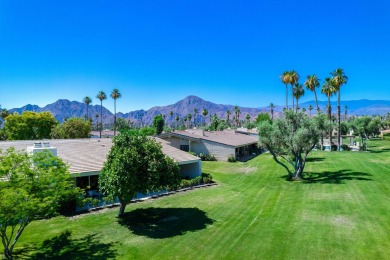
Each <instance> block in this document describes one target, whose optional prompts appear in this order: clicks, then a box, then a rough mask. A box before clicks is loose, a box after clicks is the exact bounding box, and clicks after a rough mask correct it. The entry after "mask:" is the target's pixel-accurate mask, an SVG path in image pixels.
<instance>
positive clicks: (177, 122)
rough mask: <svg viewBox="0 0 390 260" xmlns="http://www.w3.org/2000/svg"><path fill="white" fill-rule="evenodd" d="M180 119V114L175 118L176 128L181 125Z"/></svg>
mask: <svg viewBox="0 0 390 260" xmlns="http://www.w3.org/2000/svg"><path fill="white" fill-rule="evenodd" d="M179 119H180V118H179V116H176V118H175V120H176V128H178V127H179V125H178V124H179Z"/></svg>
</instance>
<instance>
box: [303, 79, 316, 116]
mask: <svg viewBox="0 0 390 260" xmlns="http://www.w3.org/2000/svg"><path fill="white" fill-rule="evenodd" d="M304 85H305V86H306V88H307V89H308V90H310V91H313V93H314V99H315V101H316V108H317V113H319V112H320V108H319V107H318V100H317V93H316V88H317V87H319V86H320V80H319V79H318V78H317V76H316V74H313V75H311V76H307V77H306V81H305V83H304Z"/></svg>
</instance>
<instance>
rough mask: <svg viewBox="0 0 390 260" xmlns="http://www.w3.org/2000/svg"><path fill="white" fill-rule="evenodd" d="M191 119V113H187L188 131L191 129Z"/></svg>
mask: <svg viewBox="0 0 390 260" xmlns="http://www.w3.org/2000/svg"><path fill="white" fill-rule="evenodd" d="M191 118H192V115H191V113H189V114H188V116H187V120H188V129H189V128H191Z"/></svg>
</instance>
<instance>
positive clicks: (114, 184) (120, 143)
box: [99, 133, 180, 216]
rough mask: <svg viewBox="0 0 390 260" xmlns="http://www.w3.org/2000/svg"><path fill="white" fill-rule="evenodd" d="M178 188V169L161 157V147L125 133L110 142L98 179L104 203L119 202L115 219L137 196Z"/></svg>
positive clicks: (152, 140) (147, 139) (141, 136)
mask: <svg viewBox="0 0 390 260" xmlns="http://www.w3.org/2000/svg"><path fill="white" fill-rule="evenodd" d="M179 184H180V173H179V166H178V164H177V163H175V162H174V161H173V160H172V159H171V158H169V157H167V156H166V155H164V154H163V152H162V150H161V145H160V144H158V143H157V142H156V141H155V140H154V139H152V138H149V137H146V136H144V135H132V134H129V133H122V134H120V135H118V136H116V137H115V138H114V145H113V147H112V148H111V150H110V153H109V154H108V157H107V161H106V162H105V164H104V166H103V169H102V171H101V173H100V175H99V187H100V190H101V191H102V192H103V193H104V194H106V195H107V199H108V200H111V201H112V200H114V198H115V197H117V198H118V200H119V203H120V208H119V214H118V215H119V216H122V215H123V213H124V211H125V208H126V204H128V203H130V201H131V200H132V199H133V198H134V196H135V195H136V193H137V192H141V193H148V192H154V191H160V190H162V189H171V188H173V189H175V188H177V187H178V186H179Z"/></svg>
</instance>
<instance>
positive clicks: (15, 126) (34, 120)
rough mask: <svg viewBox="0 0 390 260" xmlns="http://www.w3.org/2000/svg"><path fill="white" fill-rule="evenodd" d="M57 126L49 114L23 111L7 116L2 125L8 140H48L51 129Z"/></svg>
mask: <svg viewBox="0 0 390 260" xmlns="http://www.w3.org/2000/svg"><path fill="white" fill-rule="evenodd" d="M57 124H58V122H57V121H56V119H55V118H54V116H53V115H52V114H51V113H50V112H40V113H37V112H31V111H25V112H23V114H21V115H19V114H18V113H14V114H11V115H9V116H7V118H6V120H5V124H4V125H5V132H6V135H7V139H9V140H37V139H48V138H50V133H51V129H52V128H53V127H54V126H56V125H57Z"/></svg>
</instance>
